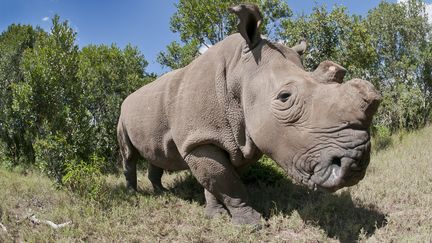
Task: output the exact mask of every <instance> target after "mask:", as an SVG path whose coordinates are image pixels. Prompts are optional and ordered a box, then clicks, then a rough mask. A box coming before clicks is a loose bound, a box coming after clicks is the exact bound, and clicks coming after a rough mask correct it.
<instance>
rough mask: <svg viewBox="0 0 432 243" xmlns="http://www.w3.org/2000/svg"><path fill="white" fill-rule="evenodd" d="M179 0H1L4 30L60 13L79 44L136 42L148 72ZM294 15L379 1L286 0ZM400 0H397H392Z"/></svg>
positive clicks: (46, 21)
mask: <svg viewBox="0 0 432 243" xmlns="http://www.w3.org/2000/svg"><path fill="white" fill-rule="evenodd" d="M176 2H177V1H176V0H117V1H114V0H0V32H3V31H4V30H6V28H7V26H8V25H10V24H12V23H20V24H31V25H34V26H36V25H38V26H40V27H42V28H44V29H45V30H49V28H50V26H51V20H50V18H51V17H52V16H53V15H54V14H58V15H60V17H61V19H62V20H68V21H69V23H70V25H71V26H72V28H73V29H74V30H75V31H77V32H78V35H77V38H78V39H77V42H78V44H79V46H80V47H83V46H86V45H88V44H108V45H110V44H111V43H116V44H117V45H118V46H120V47H124V46H125V45H127V44H128V43H131V44H132V45H133V46H137V47H138V48H139V49H140V50H141V51H142V53H143V54H144V56H145V57H146V59H147V61H148V62H149V66H148V67H147V70H146V71H148V72H155V73H158V74H160V73H162V72H165V71H167V70H163V69H162V68H161V66H160V65H159V64H158V63H157V62H156V56H157V54H158V53H159V52H160V51H161V50H164V49H165V46H166V45H168V44H169V43H170V42H172V41H174V40H178V35H177V34H175V33H172V32H171V31H170V29H169V20H170V16H171V15H172V14H173V13H174V12H175V10H176V9H175V6H174V4H175V3H176ZM287 2H288V5H289V6H290V8H291V9H292V10H293V12H294V14H301V13H302V12H304V13H308V12H309V11H310V10H311V9H312V7H313V6H315V4H316V3H318V4H319V5H320V4H322V3H325V4H326V5H327V6H328V7H331V6H334V5H335V4H337V5H343V6H346V7H347V8H348V10H349V12H350V13H352V14H362V15H364V14H367V11H368V10H369V9H371V8H373V7H375V6H377V5H378V3H379V2H380V0H354V1H353V0H351V1H350V0H330V1H322V0H303V1H294V0H287ZM393 2H396V0H393Z"/></svg>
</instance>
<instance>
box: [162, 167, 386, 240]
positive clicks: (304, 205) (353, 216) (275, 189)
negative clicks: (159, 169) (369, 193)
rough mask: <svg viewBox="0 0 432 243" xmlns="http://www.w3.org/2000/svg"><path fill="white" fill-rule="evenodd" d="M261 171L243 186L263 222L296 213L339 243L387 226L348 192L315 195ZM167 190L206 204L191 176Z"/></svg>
mask: <svg viewBox="0 0 432 243" xmlns="http://www.w3.org/2000/svg"><path fill="white" fill-rule="evenodd" d="M261 169H263V170H264V173H260V176H259V177H263V178H256V179H257V180H258V181H254V182H251V181H248V182H247V183H246V185H247V189H248V192H249V196H250V199H251V202H252V205H253V206H254V207H255V209H257V210H258V211H259V212H261V213H262V215H263V216H264V217H265V218H266V219H268V218H270V217H272V216H273V215H276V214H279V213H282V214H283V215H286V216H289V215H291V214H292V213H293V212H294V211H297V212H298V213H299V215H300V216H301V218H302V219H303V220H304V221H305V222H306V223H307V224H310V225H315V226H319V227H320V228H321V229H323V230H324V231H325V232H326V233H327V235H328V236H329V237H331V238H335V237H336V238H337V239H339V240H340V241H341V242H355V241H357V240H359V237H360V235H363V236H366V237H370V236H372V235H373V234H374V232H375V231H376V229H378V228H381V227H384V226H385V225H386V224H387V220H386V215H384V214H383V213H381V212H379V211H378V210H377V209H376V208H375V207H374V205H363V204H361V203H357V204H354V202H353V200H352V197H351V194H350V192H349V191H345V192H344V193H342V194H340V195H337V194H330V193H326V192H319V191H316V192H314V191H310V190H308V189H307V188H304V187H302V186H298V185H295V184H293V183H292V182H291V181H290V180H289V179H287V178H286V177H282V178H280V177H278V178H280V179H278V180H277V181H274V180H273V177H272V176H275V173H276V174H278V173H279V172H278V171H271V170H272V168H269V167H266V168H261ZM261 172H263V171H261ZM276 176H278V175H276ZM267 177H272V178H267ZM260 181H265V182H271V183H270V184H268V183H261V182H260ZM170 191H171V192H172V193H174V194H175V195H176V196H179V197H181V198H182V199H184V200H188V201H191V202H197V203H199V204H201V205H204V204H205V199H204V193H203V188H202V187H201V186H200V185H199V184H198V182H197V181H196V179H195V178H194V177H193V176H191V175H190V174H188V175H187V176H183V177H181V178H179V180H178V181H177V182H176V183H175V186H174V188H172V189H171V190H170Z"/></svg>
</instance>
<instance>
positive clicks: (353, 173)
mask: <svg viewBox="0 0 432 243" xmlns="http://www.w3.org/2000/svg"><path fill="white" fill-rule="evenodd" d="M230 11H231V12H233V13H234V14H236V15H237V16H238V17H239V25H238V28H239V33H237V34H233V35H231V36H229V37H227V38H226V39H225V40H223V41H221V42H219V43H218V44H216V45H215V46H213V47H211V48H210V49H209V50H208V51H206V52H205V53H204V54H203V55H201V56H199V57H198V58H196V59H195V60H194V61H193V62H192V63H191V64H189V65H188V66H186V67H184V68H182V69H178V70H175V71H172V72H170V73H167V74H165V75H163V76H162V77H160V78H158V79H157V80H155V81H154V82H152V83H150V84H148V85H145V86H143V87H142V88H140V89H138V90H137V91H135V92H134V93H132V94H131V95H129V96H128V97H127V98H126V99H125V100H124V102H123V104H122V107H121V115H120V118H119V122H118V128H117V136H118V142H119V145H120V152H121V155H122V159H123V165H124V170H125V177H126V183H127V186H128V187H129V188H131V189H135V190H136V189H137V179H136V160H137V158H139V157H140V156H142V157H144V158H145V159H146V160H147V161H148V162H149V164H150V165H149V173H148V175H149V179H150V181H151V182H152V184H153V187H154V189H155V190H165V189H164V188H163V186H162V184H161V177H162V174H163V171H164V170H184V169H190V170H191V172H192V174H193V175H194V176H195V177H196V179H197V180H198V182H199V183H200V184H201V185H202V186H203V187H204V189H205V190H204V192H205V198H206V202H207V203H206V214H207V215H208V216H209V217H213V216H215V215H217V214H220V213H226V212H228V213H229V214H230V215H231V216H232V220H233V222H234V223H236V224H251V225H259V222H260V218H261V215H260V214H259V213H258V212H257V211H256V210H255V209H253V207H252V206H251V205H250V202H249V200H248V195H247V193H246V189H245V186H244V185H243V183H242V182H241V180H240V177H239V175H238V171H240V170H242V169H243V168H245V167H247V166H248V165H250V164H251V163H254V162H256V161H257V160H258V159H259V158H260V157H261V156H262V155H263V154H266V155H268V156H269V157H270V158H272V159H273V160H275V161H276V162H277V163H278V164H279V165H280V166H281V167H282V168H283V169H284V170H285V171H286V172H287V174H288V175H289V176H290V177H291V178H293V179H294V180H296V181H299V182H301V183H303V184H304V185H305V186H308V187H309V188H311V189H318V188H322V189H325V190H328V191H335V190H337V189H339V188H342V187H345V186H351V185H354V184H356V183H358V182H359V181H360V180H361V179H362V178H363V177H364V175H365V171H366V167H367V166H368V163H369V156H370V134H369V128H370V125H371V121H372V117H373V115H374V113H375V112H376V110H377V107H378V105H379V101H380V99H381V97H380V95H379V93H378V92H377V90H376V89H375V87H374V86H373V85H372V84H371V83H370V82H368V81H365V80H360V79H354V80H350V81H347V82H343V78H344V75H345V73H346V70H345V69H344V68H343V67H341V66H340V65H338V64H336V63H334V62H331V61H324V62H322V63H321V64H320V65H319V66H318V68H317V69H316V70H315V71H314V72H306V71H305V70H304V68H303V65H302V63H301V59H300V55H301V54H302V53H303V52H304V51H305V49H306V43H305V42H302V43H300V44H299V45H298V46H295V47H292V48H289V47H287V46H284V45H282V44H278V43H273V42H270V41H268V40H266V39H264V38H262V37H261V35H260V33H259V26H260V24H261V19H262V17H261V13H260V11H259V9H258V7H256V6H255V5H248V4H242V5H238V6H235V7H233V8H231V9H230Z"/></svg>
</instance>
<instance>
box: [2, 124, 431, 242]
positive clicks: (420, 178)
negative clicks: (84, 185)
mask: <svg viewBox="0 0 432 243" xmlns="http://www.w3.org/2000/svg"><path fill="white" fill-rule="evenodd" d="M264 167H265V171H268V173H267V172H265V173H261V174H259V176H257V177H258V178H259V177H261V178H260V179H261V181H264V182H265V183H259V182H253V180H254V179H255V178H254V177H251V175H250V174H249V175H246V177H245V178H246V181H248V185H247V186H248V190H249V192H250V195H251V199H252V201H253V204H254V206H255V208H257V209H258V210H259V211H260V212H261V213H262V214H263V215H264V217H265V218H266V222H264V225H265V226H264V228H263V229H262V230H260V231H258V232H251V230H250V229H249V228H247V227H239V226H234V225H232V224H231V223H230V219H229V218H228V217H227V216H224V217H220V218H217V219H213V220H209V219H206V218H205V216H204V210H203V207H204V197H203V193H202V188H201V187H200V186H199V185H198V184H197V182H196V181H195V179H194V178H192V177H191V176H190V174H189V173H188V172H181V173H171V174H168V175H165V176H164V178H163V183H164V185H165V186H166V187H168V188H169V189H170V192H168V193H165V194H160V195H155V194H153V193H152V190H151V186H150V184H149V182H148V180H147V179H146V178H145V171H143V172H142V173H141V175H140V177H139V185H140V192H139V193H136V194H134V195H131V194H129V193H127V192H126V190H125V188H124V180H123V177H121V176H115V175H110V176H107V177H106V178H105V179H106V182H107V185H108V188H109V194H108V195H107V198H106V199H103V200H100V201H101V202H103V203H98V202H95V201H89V200H85V199H83V198H81V197H79V196H77V195H76V194H71V193H68V192H66V191H64V190H59V189H57V188H56V187H55V185H54V184H53V182H52V181H50V180H49V179H48V178H46V177H45V176H43V175H40V174H38V173H37V172H31V171H30V172H28V171H27V172H26V171H20V172H10V171H6V170H3V169H2V170H0V222H1V223H2V224H3V225H4V226H6V228H7V229H8V233H5V232H4V231H3V230H2V229H1V228H0V242H9V241H11V242H12V241H24V242H47V241H60V242H67V241H74V242H75V241H84V242H95V241H98V242H100V241H105V242H106V241H109V242H112V241H114V242H124V241H127V242H130V241H138V242H158V241H161V242H172V241H176V242H260V241H261V242H317V241H318V242H337V241H341V242H353V241H366V242H430V241H432V127H427V128H425V129H423V130H420V131H418V132H415V133H412V134H408V135H406V136H404V137H403V139H402V140H399V139H398V138H396V139H395V141H394V142H393V145H392V146H391V147H390V148H388V149H386V150H381V151H379V152H378V153H376V154H373V156H372V161H371V164H370V166H369V169H368V172H367V175H366V177H365V179H364V180H363V181H361V182H360V183H359V184H358V185H356V186H354V187H351V188H346V189H343V190H340V191H338V192H337V193H334V194H328V193H322V192H310V191H309V190H307V189H305V188H303V187H300V186H297V185H294V184H292V183H291V181H290V180H289V179H285V178H282V177H279V174H278V171H274V170H273V171H272V169H271V166H269V164H268V161H266V162H265V166H264ZM256 173H257V172H254V174H253V175H255V176H256ZM266 176H267V178H266ZM271 176H277V180H275V179H273V178H270V177H271ZM31 214H34V215H35V216H36V217H37V218H38V219H45V220H51V221H53V222H55V223H63V222H66V221H72V224H71V225H69V226H67V227H64V228H61V229H58V230H54V229H52V228H50V227H49V226H46V225H44V224H40V225H35V224H33V223H31V222H30V220H29V219H28V218H27V217H28V216H29V215H31Z"/></svg>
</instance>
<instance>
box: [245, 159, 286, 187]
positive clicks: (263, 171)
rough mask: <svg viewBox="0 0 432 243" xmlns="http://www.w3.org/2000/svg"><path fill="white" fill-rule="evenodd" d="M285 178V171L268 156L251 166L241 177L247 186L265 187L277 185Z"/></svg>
mask: <svg viewBox="0 0 432 243" xmlns="http://www.w3.org/2000/svg"><path fill="white" fill-rule="evenodd" d="M285 177H286V173H285V172H284V171H283V169H282V168H281V167H280V166H279V165H278V164H276V162H274V161H273V160H271V159H270V158H268V157H267V156H264V157H262V158H261V159H260V160H259V161H258V163H255V164H253V165H251V166H250V167H249V168H248V170H247V171H246V172H245V173H243V174H242V176H241V178H242V181H243V182H245V183H246V184H251V183H261V184H264V185H276V184H277V183H278V182H280V181H282V180H284V179H285Z"/></svg>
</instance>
